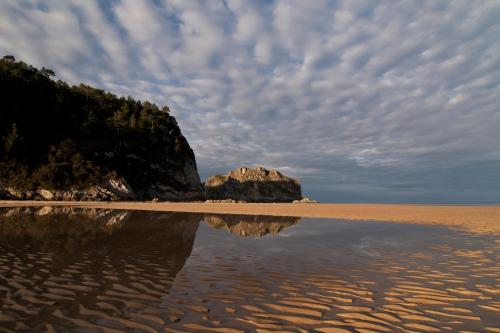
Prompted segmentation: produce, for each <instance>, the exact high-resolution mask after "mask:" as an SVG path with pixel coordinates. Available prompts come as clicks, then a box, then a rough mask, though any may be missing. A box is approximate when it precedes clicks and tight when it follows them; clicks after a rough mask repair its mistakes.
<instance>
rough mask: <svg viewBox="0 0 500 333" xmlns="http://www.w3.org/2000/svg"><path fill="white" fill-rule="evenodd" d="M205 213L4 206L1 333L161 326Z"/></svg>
mask: <svg viewBox="0 0 500 333" xmlns="http://www.w3.org/2000/svg"><path fill="white" fill-rule="evenodd" d="M200 218H201V216H200V215H196V214H183V213H147V212H128V211H112V210H93V209H82V208H80V209H78V208H76V209H69V208H50V207H44V208H39V209H36V208H21V209H20V208H16V209H6V210H1V211H0V237H1V241H0V299H1V303H0V304H1V308H0V328H1V329H0V331H4V330H5V331H21V330H28V331H54V330H55V331H67V330H70V329H76V328H77V327H80V328H86V329H89V330H91V331H93V330H98V331H101V330H108V331H109V332H117V331H120V330H124V331H125V330H127V328H132V329H138V330H143V331H150V332H151V331H156V330H157V329H159V328H161V327H162V326H163V325H164V321H163V319H162V318H161V316H160V315H159V312H160V311H161V308H162V298H163V296H165V295H166V294H167V293H168V291H169V289H170V287H171V285H172V283H173V281H174V279H175V276H176V274H177V273H178V272H179V270H180V269H181V268H182V266H183V265H184V263H185V261H186V259H187V258H188V257H189V255H190V253H191V251H192V247H193V243H194V239H195V234H196V231H197V229H198V224H199V221H200ZM101 326H102V327H101ZM103 327H107V328H106V329H104V328H103Z"/></svg>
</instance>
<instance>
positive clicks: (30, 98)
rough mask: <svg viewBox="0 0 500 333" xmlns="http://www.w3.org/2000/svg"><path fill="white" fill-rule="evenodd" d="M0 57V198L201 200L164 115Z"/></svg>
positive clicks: (188, 160) (190, 160)
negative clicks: (0, 107) (0, 99)
mask: <svg viewBox="0 0 500 333" xmlns="http://www.w3.org/2000/svg"><path fill="white" fill-rule="evenodd" d="M53 75H54V73H53V72H52V71H51V70H48V69H45V68H43V69H41V70H39V69H37V68H34V67H32V66H30V65H27V64H25V63H23V62H17V61H15V59H14V58H13V57H10V56H6V57H4V58H2V59H0V91H2V109H1V112H0V198H3V199H21V200H23V199H31V200H145V199H153V198H158V199H159V200H183V201H186V200H200V199H202V198H203V190H202V189H203V187H202V184H201V182H200V178H199V176H198V172H197V168H196V160H195V156H194V153H193V151H192V150H191V148H190V146H189V144H188V142H187V140H186V138H185V137H184V136H183V135H182V133H181V130H180V128H179V126H178V124H177V122H176V120H175V118H174V117H172V116H171V115H170V114H169V112H170V109H169V108H168V107H167V106H164V107H162V108H160V107H158V106H156V105H155V104H152V103H150V102H147V101H138V100H134V99H132V98H131V97H127V98H125V97H118V96H115V95H113V94H111V93H108V92H105V91H103V90H100V89H96V88H93V87H89V86H86V85H79V86H69V85H68V84H66V83H65V82H63V81H60V80H58V81H56V80H54V79H53Z"/></svg>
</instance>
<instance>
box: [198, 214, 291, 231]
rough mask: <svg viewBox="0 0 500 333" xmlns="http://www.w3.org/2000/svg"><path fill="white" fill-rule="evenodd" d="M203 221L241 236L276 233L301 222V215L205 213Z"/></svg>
mask: <svg viewBox="0 0 500 333" xmlns="http://www.w3.org/2000/svg"><path fill="white" fill-rule="evenodd" d="M203 221H204V222H205V223H206V224H208V225H209V226H211V227H212V228H215V229H221V230H226V231H229V232H230V233H232V234H235V235H238V236H241V237H262V236H265V235H267V234H271V235H276V234H277V233H279V232H280V231H282V230H283V229H285V228H288V227H290V226H292V225H295V224H298V223H300V217H288V216H263V215H255V216H252V215H219V214H217V215H215V214H205V215H204V217H203Z"/></svg>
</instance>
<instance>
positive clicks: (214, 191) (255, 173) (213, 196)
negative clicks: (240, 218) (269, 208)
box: [205, 167, 302, 202]
mask: <svg viewBox="0 0 500 333" xmlns="http://www.w3.org/2000/svg"><path fill="white" fill-rule="evenodd" d="M205 197H206V199H208V200H228V199H232V200H237V201H246V202H292V201H294V200H301V199H302V191H301V186H300V181H299V180H298V179H292V178H289V177H287V176H285V175H283V174H281V173H280V172H279V171H278V170H267V169H265V168H263V167H258V168H246V167H242V168H238V169H236V170H232V171H230V172H229V173H228V174H227V175H216V176H213V177H210V178H208V179H207V180H206V181H205Z"/></svg>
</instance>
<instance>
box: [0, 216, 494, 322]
mask: <svg viewBox="0 0 500 333" xmlns="http://www.w3.org/2000/svg"><path fill="white" fill-rule="evenodd" d="M496 241H497V240H495V239H494V238H492V237H482V236H477V235H474V236H473V235H465V234H461V233H457V232H452V231H449V230H448V229H446V228H440V227H429V226H421V225H420V226H418V225H408V224H405V225H399V224H394V223H376V222H356V223H352V222H343V221H335V220H310V219H303V220H300V219H298V218H274V217H262V216H255V217H253V216H246V217H245V216H231V215H204V216H203V215H201V214H184V213H163V212H137V211H116V210H94V209H82V208H80V209H79V208H74V209H70V208H62V207H58V208H50V207H43V208H15V209H2V210H0V332H3V331H6V332H18V331H23V330H26V331H30V332H31V331H34V332H37V331H43V332H54V331H55V332H67V331H78V332H102V331H104V332H253V331H259V330H260V331H262V332H271V331H287V332H312V331H315V332H391V331H408V332H411V331H413V332H416V331H430V332H440V331H450V332H452V331H457V332H458V331H460V330H470V331H485V330H486V328H489V329H491V330H493V331H494V329H495V325H496V322H497V318H498V314H500V299H499V295H500V290H499V289H498V280H497V279H498V274H499V273H500V264H499V262H498V255H499V252H498V244H497V243H495V242H496Z"/></svg>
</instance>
